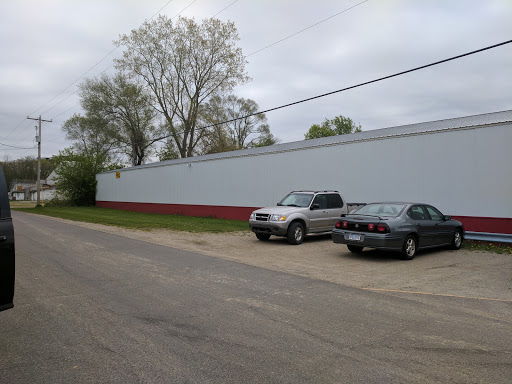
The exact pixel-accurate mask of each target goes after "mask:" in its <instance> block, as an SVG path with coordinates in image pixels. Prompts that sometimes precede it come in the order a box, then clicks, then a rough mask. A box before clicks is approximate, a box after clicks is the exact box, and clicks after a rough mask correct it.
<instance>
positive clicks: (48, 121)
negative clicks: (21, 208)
mask: <svg viewBox="0 0 512 384" xmlns="http://www.w3.org/2000/svg"><path fill="white" fill-rule="evenodd" d="M27 119H29V120H37V121H39V134H38V136H37V185H36V188H37V205H36V206H37V207H40V206H41V122H42V121H45V122H47V123H51V122H52V121H51V120H43V119H41V115H39V117H38V118H37V119H36V118H33V117H28V116H27Z"/></svg>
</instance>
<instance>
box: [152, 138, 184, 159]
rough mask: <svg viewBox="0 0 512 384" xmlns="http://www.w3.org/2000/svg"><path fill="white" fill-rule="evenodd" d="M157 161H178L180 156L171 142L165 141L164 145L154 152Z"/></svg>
mask: <svg viewBox="0 0 512 384" xmlns="http://www.w3.org/2000/svg"><path fill="white" fill-rule="evenodd" d="M156 155H157V157H158V161H165V160H174V159H179V158H180V154H179V153H178V151H177V149H176V144H174V141H173V140H169V139H167V141H166V142H165V144H164V145H163V146H162V147H161V148H160V149H159V150H158V151H157V152H156Z"/></svg>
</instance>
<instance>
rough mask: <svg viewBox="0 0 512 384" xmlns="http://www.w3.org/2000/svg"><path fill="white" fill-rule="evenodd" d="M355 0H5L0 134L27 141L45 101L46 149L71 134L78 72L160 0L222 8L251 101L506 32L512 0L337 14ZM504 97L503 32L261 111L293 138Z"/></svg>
mask: <svg viewBox="0 0 512 384" xmlns="http://www.w3.org/2000/svg"><path fill="white" fill-rule="evenodd" d="M361 1H362V0H350V1H345V0H340V1H334V0H315V1H305V0H273V1H270V0H238V1H236V2H234V0H195V1H193V0H173V1H171V2H168V0H145V1H140V0H138V1H135V0H73V1H69V0H44V1H41V0H16V1H6V0H4V1H2V3H1V5H0V18H1V23H0V47H1V50H2V53H1V55H0V90H1V93H0V143H2V144H7V145H10V146H15V147H23V148H29V147H33V146H34V145H35V140H34V135H35V126H36V125H37V122H36V121H33V120H27V119H26V117H27V116H30V117H34V118H36V117H38V116H39V115H40V114H41V115H42V118H43V119H46V120H53V122H52V123H44V124H43V134H42V137H43V141H42V143H43V144H42V155H43V157H50V156H52V155H55V154H57V153H58V151H59V150H61V149H63V148H65V147H67V146H70V143H69V142H67V141H66V139H65V135H64V133H63V132H62V130H61V126H62V123H63V122H64V121H66V120H67V119H68V118H69V117H71V116H72V115H73V114H74V113H80V112H81V109H80V106H79V99H78V97H77V95H76V90H77V88H76V85H77V84H78V83H79V82H80V80H79V81H78V82H76V83H75V81H76V80H77V79H79V78H81V77H82V76H85V77H94V76H97V75H98V74H100V73H101V72H103V71H105V70H107V73H113V68H112V67H111V66H112V64H113V58H115V57H119V56H120V55H121V50H120V49H117V50H115V51H114V52H113V53H112V54H110V55H108V54H109V52H111V51H112V50H113V49H114V48H115V46H114V45H113V43H112V42H113V41H114V40H116V39H117V38H118V37H119V35H120V34H127V33H129V32H130V30H132V29H135V28H137V27H138V26H140V25H141V23H142V22H143V21H144V20H145V19H149V18H151V17H152V16H153V15H154V14H156V13H157V12H158V11H159V10H160V9H161V8H162V7H164V8H163V9H161V10H160V11H159V13H160V14H165V15H167V16H169V17H174V16H176V15H177V14H180V12H181V15H182V16H186V17H194V18H195V19H196V20H202V19H204V18H207V17H212V16H214V15H216V14H217V13H218V15H217V16H216V17H218V18H220V19H221V20H224V21H227V20H231V21H233V22H234V23H235V25H236V27H237V29H238V32H239V36H240V41H239V46H240V47H241V48H242V49H243V52H244V54H245V55H246V56H248V58H247V60H248V64H247V67H246V69H247V72H248V74H249V76H250V77H251V78H252V81H251V82H250V83H248V84H246V85H244V86H242V87H239V88H237V89H236V90H235V92H234V93H235V94H236V95H237V96H241V97H246V98H251V99H253V100H255V101H256V102H257V103H258V104H259V106H260V110H266V109H269V108H273V107H276V106H279V105H283V104H287V103H290V102H293V101H297V100H300V99H304V98H308V97H312V96H315V95H318V94H323V93H326V92H330V91H334V90H337V89H341V88H345V87H348V86H351V85H355V84H358V83H361V82H365V81H369V80H373V79H376V78H379V77H382V76H386V75H390V74H393V73H397V72H400V71H404V70H407V69H411V68H414V67H417V66H421V65H425V64H428V63H431V62H434V61H438V60H442V59H445V58H448V57H452V56H455V55H459V54H462V53H465V52H469V51H473V50H476V49H479V48H483V47H486V46H489V45H493V44H497V43H500V42H504V41H507V40H510V39H512V22H511V20H512V1H510V0H486V1H482V0H478V1H477V0H460V1H456V0H423V1H421V0H409V1H400V0H368V1H366V2H364V3H362V4H360V5H357V6H355V7H354V8H352V9H350V10H347V11H346V12H343V13H340V12H342V11H343V10H345V9H348V8H350V7H353V6H354V5H356V4H359V3H361ZM187 6H188V8H186V7H187ZM228 6H229V7H228ZM226 7H228V8H227V9H224V8H226ZM185 8H186V9H185ZM183 9H185V10H183ZM223 9H224V10H223ZM221 11H222V12H221ZM219 12H220V13H219ZM338 13H339V14H338ZM336 14H338V15H337V16H335V17H332V18H331V19H329V20H327V21H325V22H323V23H320V24H318V25H316V26H314V27H312V28H310V29H308V30H306V31H304V32H302V33H299V34H297V35H295V36H293V37H291V38H289V39H287V40H284V41H282V42H280V43H278V44H276V45H274V46H271V47H269V48H267V49H264V50H262V51H260V52H258V53H255V54H252V53H254V52H256V51H258V50H260V49H261V48H264V47H266V46H268V45H270V44H273V43H275V42H277V41H279V40H281V39H283V38H285V37H287V36H290V35H292V34H294V33H296V32H298V31H300V30H303V29H305V28H307V27H309V26H311V25H313V24H315V23H317V22H320V21H322V20H324V19H326V18H329V17H330V16H333V15H336ZM106 55H108V57H106V58H105V59H104V60H103V61H101V62H100V63H99V64H98V65H96V66H95V67H94V68H93V69H91V67H93V66H94V65H95V64H97V63H98V62H99V61H100V60H102V59H103V58H104V57H105V56H106ZM109 67H110V69H108V68H109ZM90 69H91V70H90ZM89 70H90V71H89ZM88 71H89V72H88ZM82 79H83V78H82ZM508 109H512V44H508V45H505V46H501V47H498V48H495V49H493V50H490V51H486V52H483V53H478V54H475V55H472V56H469V57H465V58H462V59H459V60H455V61H452V62H449V63H446V64H441V65H439V66H436V67H432V68H428V69H425V70H421V71H418V72H414V73H411V74H407V75H404V76H400V77H398V78H393V79H389V80H385V81H382V82H379V83H376V84H371V85H368V86H364V87H361V88H357V89H354V90H349V91H346V92H342V93H338V94H335V95H332V96H328V97H324V98H321V99H317V100H314V101H310V102H307V103H303V104H300V105H297V106H293V107H289V108H285V109H282V110H279V111H275V112H271V113H269V114H267V118H268V121H269V124H270V129H271V132H272V133H273V134H274V135H275V136H277V137H278V138H279V139H280V140H281V142H290V141H297V140H303V139H304V133H305V132H306V131H307V130H308V129H309V127H310V126H311V125H312V124H315V123H321V122H322V121H323V120H324V119H325V118H333V117H335V116H337V115H340V114H341V115H344V116H347V117H350V118H352V119H353V120H354V121H355V122H356V123H360V124H361V125H362V128H363V130H371V129H378V128H385V127H390V126H397V125H404V124H411V123H419V122H425V121H432V120H439V119H445V118H452V117H460V116H468V115H474V114H480V113H488V112H496V111H502V110H508ZM6 155H8V156H9V158H10V159H15V158H19V157H24V156H37V149H16V148H11V147H7V146H5V145H0V160H4V159H5V156H6Z"/></svg>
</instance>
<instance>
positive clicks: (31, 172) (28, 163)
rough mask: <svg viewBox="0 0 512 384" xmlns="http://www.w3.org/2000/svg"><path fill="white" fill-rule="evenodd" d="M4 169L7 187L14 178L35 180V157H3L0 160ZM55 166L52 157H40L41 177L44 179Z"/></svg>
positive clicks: (9, 186) (10, 186)
mask: <svg viewBox="0 0 512 384" xmlns="http://www.w3.org/2000/svg"><path fill="white" fill-rule="evenodd" d="M0 165H1V166H2V167H3V169H4V174H5V180H6V182H7V186H8V188H9V189H11V188H12V186H13V183H14V182H15V181H16V180H24V181H29V182H35V181H36V179H37V158H36V157H32V156H27V157H23V158H20V159H16V160H9V157H5V159H4V161H0ZM54 168H55V164H54V162H53V160H52V159H50V158H48V159H44V158H43V159H41V179H43V180H44V179H46V178H47V177H48V176H49V175H50V173H51V172H52V171H53V169H54Z"/></svg>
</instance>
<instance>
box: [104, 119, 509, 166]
mask: <svg viewBox="0 0 512 384" xmlns="http://www.w3.org/2000/svg"><path fill="white" fill-rule="evenodd" d="M511 122H512V110H507V111H501V112H492V113H485V114H481V115H473V116H465V117H457V118H452V119H445V120H437V121H429V122H425V123H417V124H409V125H402V126H398V127H389V128H381V129H374V130H371V131H363V132H357V133H351V134H348V135H336V136H329V137H322V138H319V139H312V140H302V141H293V142H290V143H283V144H275V145H270V146H268V147H259V148H249V149H242V150H238V151H231V152H221V153H215V154H211V155H202V156H194V157H187V158H183V159H175V160H166V161H161V162H157V163H151V164H144V165H139V166H136V167H129V168H123V169H122V170H123V171H129V170H135V169H141V168H151V167H160V166H164V165H170V164H191V163H196V162H201V161H209V160H217V159H225V158H233V157H244V156H255V155H263V154H267V153H278V152H288V151H295V150H300V149H305V148H314V147H324V146H331V145H340V144H347V143H354V142H358V141H368V140H377V139H383V138H387V137H395V136H408V135H417V134H425V133H431V132H438V131H448V130H458V129H467V128H474V127H483V126H487V125H495V124H503V123H511ZM111 172H115V170H114V171H108V172H104V173H111Z"/></svg>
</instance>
